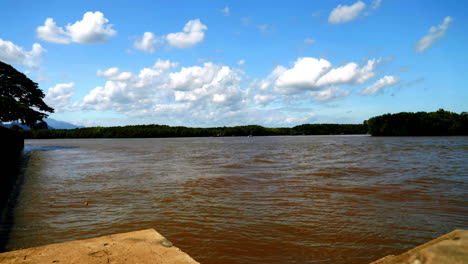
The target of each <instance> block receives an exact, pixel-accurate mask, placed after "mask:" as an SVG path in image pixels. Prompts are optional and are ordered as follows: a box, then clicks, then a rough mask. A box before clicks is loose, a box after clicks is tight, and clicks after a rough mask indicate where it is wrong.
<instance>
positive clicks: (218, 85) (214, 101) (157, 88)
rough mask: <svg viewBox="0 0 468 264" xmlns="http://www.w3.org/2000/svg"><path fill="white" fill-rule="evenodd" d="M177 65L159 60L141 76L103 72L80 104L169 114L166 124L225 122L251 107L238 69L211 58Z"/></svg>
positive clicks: (132, 113)
mask: <svg viewBox="0 0 468 264" xmlns="http://www.w3.org/2000/svg"><path fill="white" fill-rule="evenodd" d="M177 66H178V64H177V63H175V62H171V61H168V60H160V59H159V60H158V61H156V62H155V64H154V65H153V67H151V68H144V69H142V70H140V72H139V73H138V74H132V73H130V72H128V74H127V73H126V72H122V71H120V70H119V68H117V67H113V68H110V69H107V70H100V71H98V72H97V74H98V76H101V77H104V78H106V82H105V84H104V85H103V86H98V87H96V88H94V89H93V90H91V91H90V92H89V93H88V94H87V95H86V96H85V97H84V98H83V100H82V101H81V102H79V103H77V104H76V106H77V107H79V108H80V109H81V110H109V111H115V112H118V113H122V114H124V115H126V116H132V117H135V118H147V117H151V118H152V120H155V119H159V118H165V120H166V121H165V123H167V120H177V122H178V121H181V122H182V121H183V122H185V125H187V124H191V123H193V122H195V121H197V124H198V125H200V124H202V123H203V122H210V121H214V120H219V121H220V122H222V120H223V119H224V118H225V117H226V116H227V115H228V114H229V113H231V114H232V112H235V111H239V109H241V108H243V107H245V105H246V102H247V95H248V94H247V92H246V91H245V90H243V89H241V87H240V83H241V76H240V75H239V73H238V71H237V70H234V69H231V68H229V67H227V66H223V65H217V64H213V63H210V62H207V63H204V64H203V65H202V66H192V67H183V68H181V69H180V70H176V71H171V70H173V69H175V68H176V67H177ZM124 74H127V75H125V77H124Z"/></svg>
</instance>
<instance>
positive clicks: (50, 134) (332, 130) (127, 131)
mask: <svg viewBox="0 0 468 264" xmlns="http://www.w3.org/2000/svg"><path fill="white" fill-rule="evenodd" d="M20 131H21V133H22V134H23V136H24V138H152V137H223V136H279V135H340V134H366V131H367V129H366V127H365V125H364V124H305V125H300V126H295V127H292V128H268V127H263V126H258V125H248V126H235V127H211V128H194V127H183V126H175V127H172V126H167V125H137V126H121V127H120V126H118V127H87V128H77V129H34V130H20Z"/></svg>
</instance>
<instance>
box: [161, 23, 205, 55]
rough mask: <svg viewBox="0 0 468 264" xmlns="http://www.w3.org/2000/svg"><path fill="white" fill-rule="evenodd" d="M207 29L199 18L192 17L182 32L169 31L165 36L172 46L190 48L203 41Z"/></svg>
mask: <svg viewBox="0 0 468 264" xmlns="http://www.w3.org/2000/svg"><path fill="white" fill-rule="evenodd" d="M207 29H208V27H207V26H206V25H204V24H203V23H202V22H201V21H200V19H194V20H190V21H189V22H187V24H185V26H184V29H183V32H177V33H170V34H168V35H167V36H166V37H165V38H166V40H167V42H168V43H169V45H171V46H173V47H176V48H180V49H183V48H190V47H192V46H194V45H196V44H198V43H200V42H202V41H203V39H204V38H205V31H206V30H207Z"/></svg>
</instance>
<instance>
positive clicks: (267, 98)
mask: <svg viewBox="0 0 468 264" xmlns="http://www.w3.org/2000/svg"><path fill="white" fill-rule="evenodd" d="M254 100H255V103H256V104H258V105H267V104H269V103H271V102H273V101H274V100H275V96H274V95H272V94H256V95H255V96H254Z"/></svg>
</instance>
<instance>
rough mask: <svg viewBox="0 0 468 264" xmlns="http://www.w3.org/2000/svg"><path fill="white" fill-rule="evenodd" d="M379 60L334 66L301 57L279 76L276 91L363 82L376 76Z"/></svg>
mask: <svg viewBox="0 0 468 264" xmlns="http://www.w3.org/2000/svg"><path fill="white" fill-rule="evenodd" d="M379 62H380V59H371V60H368V62H367V64H366V65H364V66H363V67H359V65H358V64H356V63H354V62H350V63H348V64H346V65H344V66H341V67H337V68H332V64H331V63H330V62H329V61H327V60H325V59H316V58H311V57H305V58H299V59H297V61H296V62H295V63H294V66H293V67H292V68H291V69H288V70H286V71H285V72H283V73H282V74H281V75H280V76H279V77H278V79H277V80H276V82H275V91H276V92H278V93H280V94H295V93H300V92H303V91H307V90H320V89H322V88H323V87H327V86H333V85H338V84H351V85H356V84H363V83H365V82H366V81H367V80H369V79H370V78H372V77H374V76H375V72H374V69H375V66H376V64H377V63H379Z"/></svg>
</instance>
